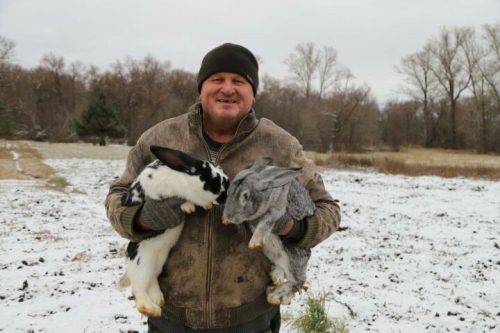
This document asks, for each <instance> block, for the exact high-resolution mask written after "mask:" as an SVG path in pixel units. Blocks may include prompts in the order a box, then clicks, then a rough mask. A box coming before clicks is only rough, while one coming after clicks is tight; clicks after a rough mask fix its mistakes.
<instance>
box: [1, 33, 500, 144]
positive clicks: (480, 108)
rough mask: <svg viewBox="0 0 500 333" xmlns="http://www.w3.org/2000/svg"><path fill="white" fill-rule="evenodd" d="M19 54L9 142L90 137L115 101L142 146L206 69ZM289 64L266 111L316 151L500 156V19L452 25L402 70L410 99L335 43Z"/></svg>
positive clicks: (6, 68) (5, 71)
mask: <svg viewBox="0 0 500 333" xmlns="http://www.w3.org/2000/svg"><path fill="white" fill-rule="evenodd" d="M14 51H15V43H14V42H13V41H10V40H8V39H7V38H5V37H1V36H0V136H2V137H8V138H24V139H37V140H50V141H62V142H70V141H77V140H80V139H82V138H81V137H79V135H78V134H77V133H80V134H81V133H82V132H81V128H82V127H81V120H82V118H84V117H87V118H88V117H89V116H88V111H89V109H90V108H91V107H95V105H96V103H98V101H101V102H102V101H104V102H105V103H109V105H111V106H112V108H113V109H114V110H115V111H116V115H117V117H118V119H119V122H120V123H121V124H122V126H123V128H124V129H125V132H124V133H126V141H127V143H128V144H131V145H132V144H134V143H135V142H136V141H137V139H138V138H139V136H140V135H141V134H142V133H143V132H144V131H145V130H146V129H148V128H149V127H151V126H153V125H154V124H156V123H158V122H160V121H162V120H164V119H166V118H170V117H174V116H177V115H180V114H182V113H184V112H186V110H187V109H188V108H189V106H191V105H192V104H194V103H195V102H196V101H197V100H198V92H197V89H196V74H197V73H192V72H188V71H184V70H180V69H175V68H172V66H171V63H170V62H169V61H161V60H158V59H155V58H154V57H153V56H151V55H149V56H146V57H145V58H143V59H141V60H136V59H131V58H126V59H125V60H122V61H116V62H115V63H114V64H113V65H112V66H111V67H110V68H109V69H107V70H104V71H102V70H101V69H99V68H98V67H96V66H92V65H90V66H87V65H84V64H83V63H81V62H73V63H70V64H67V63H66V62H65V60H64V58H63V57H60V56H56V55H54V54H47V55H44V56H43V58H42V59H41V61H40V65H39V66H37V67H36V68H32V69H26V68H22V67H21V66H18V65H16V64H14V63H13V62H12V58H13V55H14ZM259 61H261V60H260V59H259ZM284 64H285V65H286V66H287V68H288V72H289V73H290V77H289V78H287V79H277V78H273V77H271V76H269V75H267V74H264V75H262V77H261V82H262V83H261V85H260V88H259V91H258V95H257V98H256V105H255V109H256V111H257V116H258V117H266V118H269V119H271V120H273V121H275V122H276V123H277V124H279V125H280V126H281V127H283V128H284V129H285V130H287V131H288V132H290V133H291V134H293V135H294V136H295V137H297V138H298V139H299V140H300V141H301V142H302V144H303V145H304V148H305V149H307V150H315V151H320V152H328V151H333V150H350V151H360V150H363V149H377V148H379V147H382V146H384V147H390V148H391V149H393V150H398V149H399V148H400V147H401V146H404V145H418V146H425V147H441V148H449V149H470V150H476V151H478V152H482V153H483V152H499V151H500V93H499V91H500V24H496V25H485V26H483V27H482V29H481V32H480V33H477V32H476V31H475V30H474V29H472V28H459V27H457V28H453V29H448V28H442V29H441V30H440V31H439V33H438V34H437V35H436V36H434V37H432V38H431V39H429V41H428V43H427V44H426V45H424V46H423V48H422V50H420V51H417V52H415V53H413V54H410V55H408V56H406V57H405V58H403V59H402V60H401V62H400V64H398V65H397V66H395V70H396V71H397V72H398V73H400V74H401V78H402V83H401V87H400V89H399V93H400V94H401V96H402V98H401V100H399V99H393V100H389V101H387V102H386V103H385V104H384V105H383V106H381V105H379V103H377V100H376V99H375V97H374V96H373V94H372V93H371V91H370V87H369V86H368V85H366V84H363V85H360V84H357V83H355V81H354V76H353V74H352V73H351V71H350V70H349V68H347V67H345V66H343V65H342V64H341V63H340V62H339V60H338V54H337V52H336V50H335V49H334V48H333V47H330V46H323V47H317V46H316V45H315V44H313V43H304V44H298V45H297V46H296V48H295V49H294V50H293V51H292V52H291V53H290V54H289V55H288V56H287V57H286V58H285V59H284ZM103 98H104V100H103ZM93 110H94V109H93ZM85 111H87V113H86V112H85ZM93 112H95V110H94V111H93ZM108 112H109V110H108ZM93 114H94V113H93ZM79 126H80V127H79ZM78 128H80V131H78Z"/></svg>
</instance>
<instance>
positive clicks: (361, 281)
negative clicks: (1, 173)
mask: <svg viewBox="0 0 500 333" xmlns="http://www.w3.org/2000/svg"><path fill="white" fill-rule="evenodd" d="M46 163H47V164H49V165H50V166H52V167H53V168H54V169H55V170H56V171H57V173H58V175H59V176H62V177H65V178H66V179H67V180H68V181H69V182H70V184H71V185H70V186H68V187H67V189H66V191H65V192H60V191H55V190H49V191H48V190H44V189H43V188H40V187H34V186H32V185H33V184H25V185H23V184H20V183H16V182H12V181H3V182H2V181H0V196H1V200H0V236H1V239H2V241H1V243H0V244H1V245H0V253H1V255H0V308H1V311H0V332H2V333H4V332H5V333H10V332H33V333H35V332H55V333H59V332H88V333H90V332H106V333H107V332H110V333H113V332H128V333H131V332H146V326H145V321H146V320H145V318H143V317H141V316H140V315H139V313H138V312H136V310H135V309H134V303H133V302H132V301H129V300H127V298H126V297H127V296H128V291H127V293H122V292H120V291H119V290H118V289H117V287H116V281H117V280H118V278H119V277H120V276H121V274H122V273H123V271H124V263H125V259H124V246H125V245H126V240H124V239H121V238H120V237H119V236H118V234H116V233H115V232H114V230H113V229H112V228H111V227H110V224H109V222H108V221H107V219H106V216H105V211H104V205H103V202H104V198H105V196H106V193H107V190H108V183H109V181H110V180H112V179H113V178H114V177H116V176H119V175H120V174H121V173H122V171H123V168H124V162H123V161H103V160H89V159H66V160H63V159H57V160H56V159H52V160H46ZM322 174H323V177H324V179H325V183H326V186H327V189H328V190H329V191H330V192H331V193H332V195H333V197H334V198H337V199H339V200H340V202H341V205H342V209H343V220H342V228H345V229H343V230H342V231H339V232H337V233H335V234H334V235H333V236H332V237H331V238H330V239H328V240H327V241H326V242H324V243H322V244H320V245H319V246H318V247H317V248H315V249H314V250H313V257H312V259H311V262H310V266H309V273H308V277H309V286H310V290H311V291H312V292H313V293H321V292H323V293H325V295H326V298H327V300H328V303H327V306H328V310H329V313H330V315H331V316H332V317H336V318H341V319H343V320H345V322H346V323H347V325H348V328H349V330H350V332H351V333H354V332H368V331H369V332H500V182H488V181H473V180H468V179H463V178H459V179H443V178H438V177H420V178H409V177H402V176H387V175H382V174H374V173H362V172H345V171H333V170H332V171H323V172H322ZM27 185H29V186H27ZM305 299H306V295H305V294H303V295H301V296H297V297H296V300H295V301H294V302H293V303H292V305H291V306H289V307H284V308H283V312H285V313H289V314H291V315H292V316H293V315H297V314H298V313H299V311H300V309H301V308H302V307H303V304H304V302H305ZM282 332H284V333H287V332H293V329H292V327H291V326H290V325H287V323H286V322H285V323H284V326H283V328H282Z"/></svg>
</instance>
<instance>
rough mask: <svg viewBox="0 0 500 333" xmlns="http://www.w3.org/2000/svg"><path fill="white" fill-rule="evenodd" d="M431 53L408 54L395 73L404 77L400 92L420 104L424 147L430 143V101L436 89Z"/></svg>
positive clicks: (427, 50)
mask: <svg viewBox="0 0 500 333" xmlns="http://www.w3.org/2000/svg"><path fill="white" fill-rule="evenodd" d="M431 65H432V53H431V52H430V50H429V49H428V48H426V49H424V50H423V51H420V52H417V53H413V54H410V55H408V56H406V57H405V58H403V59H402V60H401V63H400V65H399V66H397V67H396V72H398V73H399V74H402V75H404V77H405V78H404V82H405V84H406V85H403V86H401V87H400V91H401V92H402V93H403V94H405V95H408V96H410V97H412V98H413V99H414V100H416V101H419V102H420V103H421V104H422V111H423V114H424V127H423V137H424V145H425V146H426V147H429V146H430V145H431V143H432V135H431V133H432V126H433V125H432V114H431V108H430V100H431V98H432V97H433V92H434V91H435V88H436V83H437V80H436V77H435V76H434V74H433V73H432V69H431Z"/></svg>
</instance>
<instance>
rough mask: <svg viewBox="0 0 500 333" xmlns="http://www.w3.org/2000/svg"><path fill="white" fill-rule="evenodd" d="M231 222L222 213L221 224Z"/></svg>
mask: <svg viewBox="0 0 500 333" xmlns="http://www.w3.org/2000/svg"><path fill="white" fill-rule="evenodd" d="M231 223H232V222H231V220H230V219H228V218H227V216H226V215H223V216H222V224H224V225H229V224H231Z"/></svg>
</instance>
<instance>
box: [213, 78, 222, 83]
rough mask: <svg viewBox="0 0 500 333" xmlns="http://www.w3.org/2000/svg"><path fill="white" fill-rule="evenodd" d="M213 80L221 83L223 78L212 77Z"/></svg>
mask: <svg viewBox="0 0 500 333" xmlns="http://www.w3.org/2000/svg"><path fill="white" fill-rule="evenodd" d="M212 82H215V83H221V82H222V79H221V78H215V79H212Z"/></svg>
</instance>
